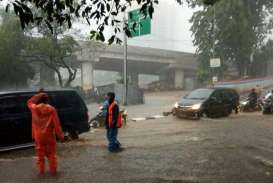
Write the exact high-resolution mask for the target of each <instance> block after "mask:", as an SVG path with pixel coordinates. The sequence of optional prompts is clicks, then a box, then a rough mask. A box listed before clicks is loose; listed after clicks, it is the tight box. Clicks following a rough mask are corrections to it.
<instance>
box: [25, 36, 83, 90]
mask: <svg viewBox="0 0 273 183" xmlns="http://www.w3.org/2000/svg"><path fill="white" fill-rule="evenodd" d="M77 49H78V43H77V42H76V41H75V40H74V38H73V37H71V36H64V37H62V38H61V39H58V38H57V36H50V37H49V36H43V37H39V38H32V40H31V42H30V44H29V46H28V48H27V50H25V51H26V52H25V53H24V56H25V57H26V58H27V59H28V60H29V61H32V62H39V63H40V64H43V65H44V66H46V67H48V68H49V69H52V70H53V71H54V72H55V73H56V74H57V77H58V81H59V85H60V86H61V87H70V84H71V82H72V81H73V80H74V79H75V78H76V74H77V68H76V66H75V65H73V64H72V63H73V62H72V61H73V59H74V57H73V56H72V54H73V53H74V51H75V50H77ZM61 68H62V69H65V71H67V73H68V79H67V80H65V79H64V77H63V73H61V70H60V69H61Z"/></svg>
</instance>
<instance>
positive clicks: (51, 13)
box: [0, 0, 218, 43]
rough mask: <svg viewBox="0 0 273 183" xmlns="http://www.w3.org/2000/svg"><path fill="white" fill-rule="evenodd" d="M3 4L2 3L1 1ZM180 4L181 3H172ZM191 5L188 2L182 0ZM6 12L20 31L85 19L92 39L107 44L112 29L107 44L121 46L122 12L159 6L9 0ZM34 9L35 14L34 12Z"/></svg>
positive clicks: (151, 0)
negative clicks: (17, 21)
mask: <svg viewBox="0 0 273 183" xmlns="http://www.w3.org/2000/svg"><path fill="white" fill-rule="evenodd" d="M0 1H2V0H0ZM175 1H177V2H178V3H179V4H182V2H183V1H182V0H175ZM184 1H185V2H191V1H190V0H184ZM216 1H218V0H198V2H199V3H200V2H204V3H205V4H207V5H208V4H213V3H215V2H216ZM8 2H9V3H8V5H7V6H6V10H7V11H9V9H10V7H11V6H12V7H13V10H14V12H15V13H16V15H17V16H18V17H19V18H20V22H21V26H22V28H25V27H26V26H28V25H29V24H35V25H40V24H41V23H42V22H44V23H45V24H46V25H47V26H48V27H49V28H50V30H51V31H52V32H53V25H52V24H54V22H57V23H58V25H59V26H63V25H67V26H68V27H69V28H70V27H71V26H72V23H73V22H72V19H73V18H81V19H85V20H86V22H87V23H88V24H90V25H91V24H92V25H94V24H96V25H98V28H97V29H96V30H92V31H91V32H90V33H91V38H93V39H96V40H100V41H106V40H105V36H104V34H103V32H104V30H105V27H106V26H112V27H113V28H114V33H113V36H111V37H110V39H109V40H108V43H113V42H116V43H120V42H121V40H120V39H119V38H118V37H117V34H118V33H119V32H121V30H122V29H124V30H125V32H126V33H127V35H128V36H130V31H128V25H127V24H126V26H124V27H122V26H123V25H122V20H120V19H119V17H120V15H121V14H122V13H124V12H125V11H126V10H127V9H128V7H130V6H132V4H135V3H136V4H138V5H140V6H141V11H142V12H143V13H146V10H147V9H148V13H149V14H150V16H151V17H152V15H153V13H154V5H155V4H158V3H159V0H124V1H121V0H9V1H8ZM33 10H34V11H35V12H39V13H38V14H37V13H33Z"/></svg>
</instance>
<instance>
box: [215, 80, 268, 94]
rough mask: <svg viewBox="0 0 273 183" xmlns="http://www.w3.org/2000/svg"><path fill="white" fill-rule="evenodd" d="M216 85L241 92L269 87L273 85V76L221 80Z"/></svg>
mask: <svg viewBox="0 0 273 183" xmlns="http://www.w3.org/2000/svg"><path fill="white" fill-rule="evenodd" d="M214 86H215V87H224V88H233V89H235V90H237V91H238V92H239V93H246V92H249V91H250V90H251V89H252V88H260V89H267V88H271V87H273V77H265V78H255V79H241V80H233V81H219V82H216V83H215V84H214Z"/></svg>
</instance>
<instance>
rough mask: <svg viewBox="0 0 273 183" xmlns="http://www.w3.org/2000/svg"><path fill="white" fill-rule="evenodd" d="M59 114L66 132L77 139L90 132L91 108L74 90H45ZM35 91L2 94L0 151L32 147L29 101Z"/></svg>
mask: <svg viewBox="0 0 273 183" xmlns="http://www.w3.org/2000/svg"><path fill="white" fill-rule="evenodd" d="M46 93H47V94H48V95H49V100H50V101H49V102H50V104H51V105H52V106H54V107H55V108H56V110H57V112H58V114H59V117H60V121H61V126H62V128H63V131H64V132H67V134H70V135H71V136H72V137H73V138H77V137H78V135H79V134H81V133H83V132H87V131H89V129H90V126H89V123H88V109H87V107H86V105H85V103H84V101H83V100H82V99H81V97H80V96H79V95H78V94H77V93H76V92H75V91H73V90H60V91H46ZM35 94H36V93H35V92H0V151H1V150H8V149H15V148H21V147H27V146H32V145H33V140H32V138H31V113H30V110H29V109H28V107H27V100H28V99H30V98H31V97H32V96H33V95H35Z"/></svg>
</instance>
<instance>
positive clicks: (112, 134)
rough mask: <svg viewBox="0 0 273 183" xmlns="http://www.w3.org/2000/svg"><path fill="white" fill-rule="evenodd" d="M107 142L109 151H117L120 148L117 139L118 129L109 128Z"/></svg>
mask: <svg viewBox="0 0 273 183" xmlns="http://www.w3.org/2000/svg"><path fill="white" fill-rule="evenodd" d="M106 136H107V140H108V142H109V145H108V150H109V151H115V150H117V149H119V148H120V143H119V141H118V139H117V137H118V128H109V129H107V134H106Z"/></svg>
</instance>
